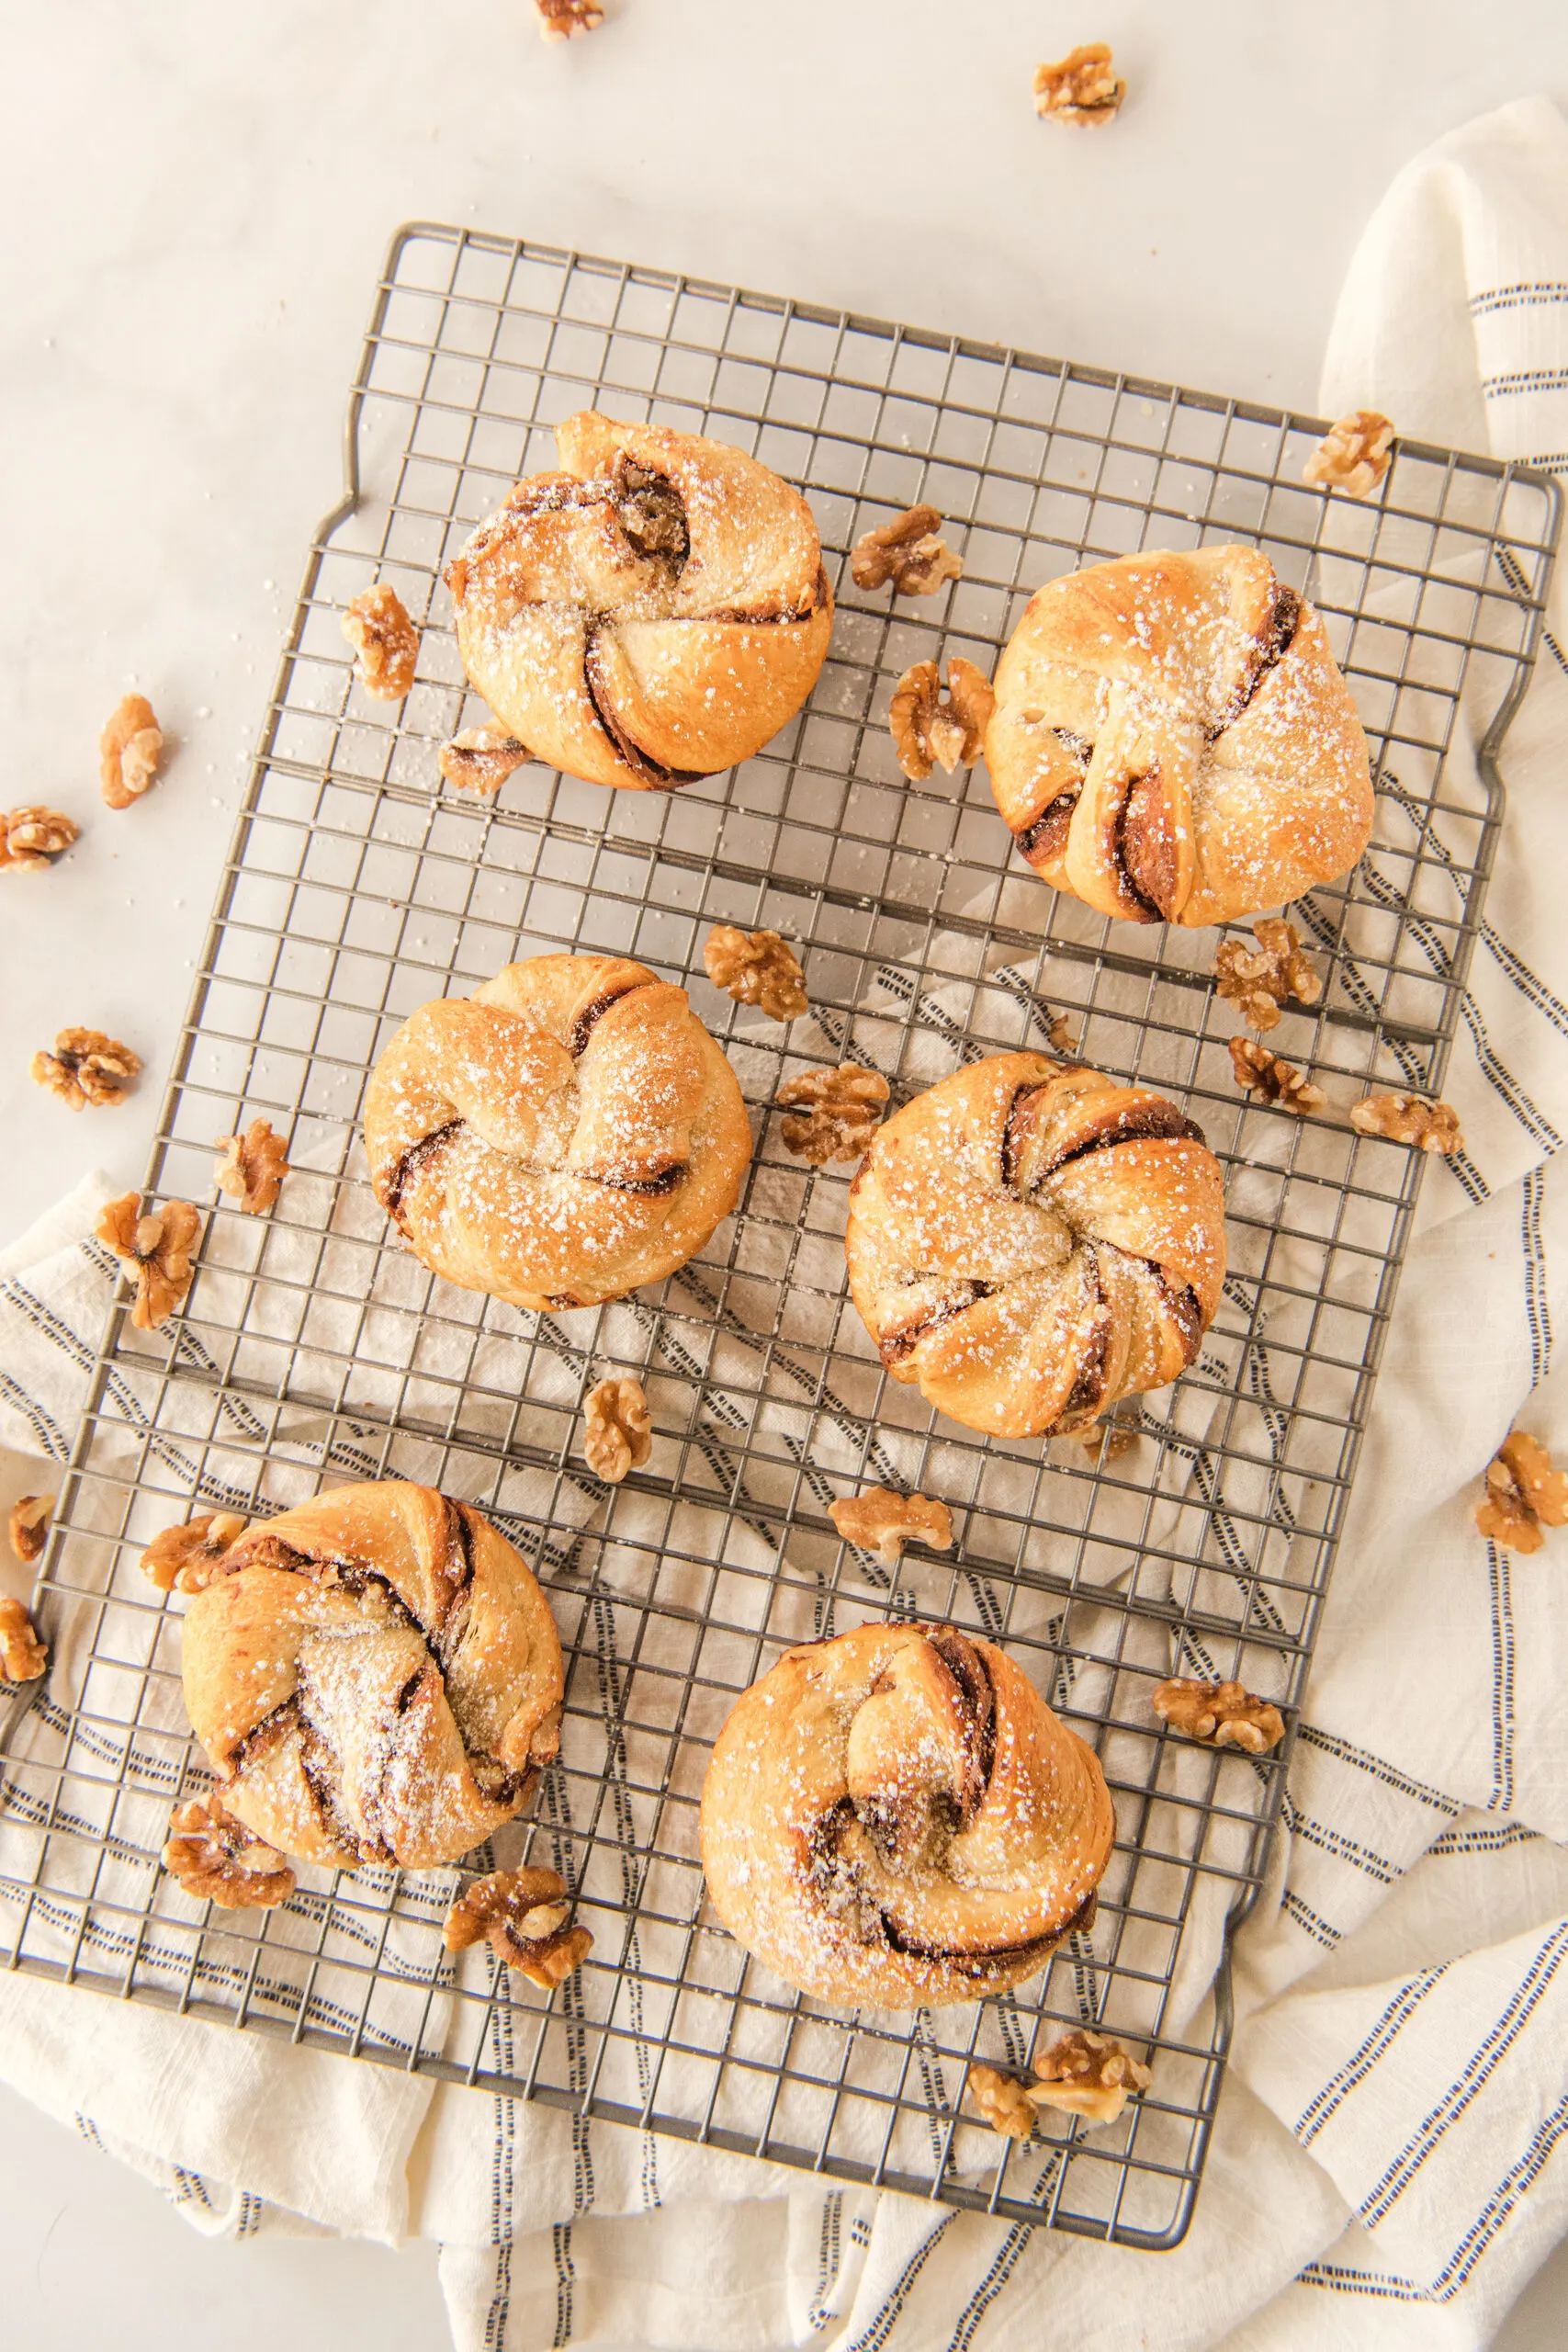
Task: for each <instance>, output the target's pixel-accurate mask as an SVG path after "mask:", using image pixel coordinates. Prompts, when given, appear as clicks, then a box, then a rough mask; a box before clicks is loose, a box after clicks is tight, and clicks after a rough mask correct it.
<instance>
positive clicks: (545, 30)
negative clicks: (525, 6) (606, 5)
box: [534, 0, 604, 40]
mask: <svg viewBox="0 0 1568 2352" xmlns="http://www.w3.org/2000/svg"><path fill="white" fill-rule="evenodd" d="M534 6H535V7H536V8H537V10H538V12H539V38H540V40H576V39H577V37H578V35H579V34H580V33H591V32H592V31H594V30H595V28H597V27H598V26H600V25H602V24H603V23H604V9H603V8H601V7H600V6H598V5H597V0H534Z"/></svg>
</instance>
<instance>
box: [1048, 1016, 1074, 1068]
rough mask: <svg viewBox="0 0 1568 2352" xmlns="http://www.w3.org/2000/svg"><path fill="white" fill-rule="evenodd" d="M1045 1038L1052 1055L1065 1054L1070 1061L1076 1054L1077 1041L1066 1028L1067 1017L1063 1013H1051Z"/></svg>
mask: <svg viewBox="0 0 1568 2352" xmlns="http://www.w3.org/2000/svg"><path fill="white" fill-rule="evenodd" d="M1047 1037H1048V1042H1049V1044H1050V1047H1051V1051H1052V1052H1053V1053H1054V1054H1065V1055H1066V1056H1067V1057H1068V1058H1069V1059H1070V1058H1071V1057H1072V1056H1073V1055H1074V1054H1076V1053H1077V1049H1078V1041H1077V1038H1076V1037H1075V1036H1074V1035H1073V1033H1072V1031H1071V1030H1070V1029H1069V1028H1068V1026H1067V1016H1066V1013H1065V1012H1053V1013H1052V1015H1051V1026H1050V1029H1049V1031H1048V1032H1047Z"/></svg>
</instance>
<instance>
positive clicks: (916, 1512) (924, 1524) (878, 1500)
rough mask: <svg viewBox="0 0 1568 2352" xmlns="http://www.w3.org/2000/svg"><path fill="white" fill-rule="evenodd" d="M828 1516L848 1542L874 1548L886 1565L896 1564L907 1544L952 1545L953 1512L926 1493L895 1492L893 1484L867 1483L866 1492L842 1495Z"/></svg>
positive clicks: (949, 1547) (945, 1549) (938, 1548)
mask: <svg viewBox="0 0 1568 2352" xmlns="http://www.w3.org/2000/svg"><path fill="white" fill-rule="evenodd" d="M828 1516H829V1519H830V1520H831V1521H832V1522H833V1524H834V1526H835V1527H836V1528H837V1529H838V1531H839V1532H840V1535H841V1536H842V1537H843V1539H844V1541H845V1543H846V1544H854V1545H856V1546H857V1548H858V1549H859V1550H861V1551H862V1552H874V1553H875V1555H876V1556H877V1558H878V1559H879V1560H880V1561H881V1563H882V1565H883V1566H884V1567H885V1568H891V1567H894V1566H897V1561H898V1559H899V1556H900V1555H901V1554H902V1552H903V1549H904V1546H905V1544H927V1545H929V1547H930V1548H931V1551H933V1552H951V1551H952V1549H953V1513H952V1512H951V1511H950V1510H948V1508H947V1505H946V1504H945V1503H943V1502H933V1501H932V1500H931V1498H930V1497H929V1496H927V1495H896V1494H895V1493H894V1492H893V1490H892V1488H891V1487H867V1488H866V1491H865V1493H864V1494H863V1495H842V1496H840V1498H839V1500H838V1501H837V1502H836V1503H829V1506H828Z"/></svg>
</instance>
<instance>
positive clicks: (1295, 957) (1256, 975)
mask: <svg viewBox="0 0 1568 2352" xmlns="http://www.w3.org/2000/svg"><path fill="white" fill-rule="evenodd" d="M1252 930H1253V935H1254V937H1255V938H1256V939H1257V941H1258V945H1257V947H1256V948H1251V947H1248V946H1247V943H1246V941H1245V940H1241V939H1227V940H1224V941H1223V942H1222V944H1221V946H1220V949H1219V952H1218V954H1217V955H1216V956H1215V957H1214V972H1215V975H1216V977H1217V978H1218V980H1219V984H1220V994H1221V996H1222V997H1223V998H1224V1001H1225V1002H1226V1003H1227V1004H1234V1005H1235V1007H1236V1008H1237V1010H1238V1011H1239V1012H1240V1014H1241V1017H1242V1019H1243V1020H1244V1021H1245V1022H1246V1023H1247V1024H1248V1026H1249V1027H1250V1028H1253V1029H1275V1028H1278V1026H1279V1023H1280V1005H1281V1004H1282V1003H1283V1002H1284V1001H1285V999H1286V998H1287V997H1293V998H1294V999H1295V1001H1296V1002H1297V1003H1298V1004H1315V1003H1316V1002H1317V1001H1318V999H1319V997H1320V996H1321V995H1322V994H1323V982H1322V981H1321V980H1320V979H1319V978H1318V976H1317V967H1316V966H1315V965H1314V962H1313V960H1312V958H1311V956H1308V955H1306V954H1304V953H1303V948H1302V941H1301V933H1299V932H1298V931H1297V929H1296V927H1295V924H1294V923H1293V922H1281V921H1280V918H1279V917H1278V916H1269V917H1265V918H1264V920H1263V921H1262V922H1255V923H1254V924H1253V926H1252Z"/></svg>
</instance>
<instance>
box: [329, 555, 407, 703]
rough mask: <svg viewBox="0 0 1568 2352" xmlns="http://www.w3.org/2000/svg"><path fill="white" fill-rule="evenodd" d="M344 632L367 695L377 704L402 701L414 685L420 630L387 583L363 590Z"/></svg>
mask: <svg viewBox="0 0 1568 2352" xmlns="http://www.w3.org/2000/svg"><path fill="white" fill-rule="evenodd" d="M343 633H344V637H345V638H346V639H348V642H349V643H350V645H352V646H353V648H354V666H355V671H356V673H357V674H358V678H359V683H360V684H361V685H362V686H363V687H364V689H365V691H366V693H367V695H375V696H376V698H377V700H378V702H400V701H401V700H402V697H403V696H404V695H406V694H407V692H408V690H409V688H410V687H411V686H412V684H413V671H414V663H415V662H417V661H418V659H419V631H418V629H416V628H415V627H414V625H413V623H412V620H410V618H409V616H408V614H407V612H406V611H405V610H404V608H403V600H402V598H401V597H400V595H399V594H398V592H397V590H396V589H395V588H393V587H391V586H390V585H389V583H388V582H386V581H385V580H378V582H376V585H375V587H374V588H362V589H361V590H360V592H359V594H358V595H357V596H355V598H353V600H352V601H351V603H350V605H349V606H348V609H347V611H346V612H345V613H344V616H343Z"/></svg>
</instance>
